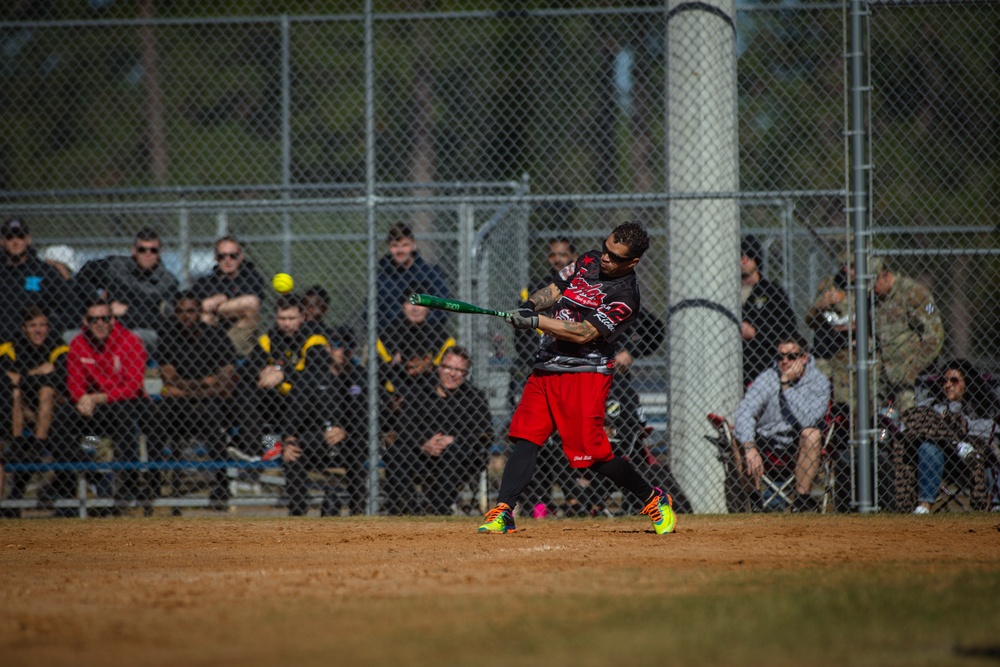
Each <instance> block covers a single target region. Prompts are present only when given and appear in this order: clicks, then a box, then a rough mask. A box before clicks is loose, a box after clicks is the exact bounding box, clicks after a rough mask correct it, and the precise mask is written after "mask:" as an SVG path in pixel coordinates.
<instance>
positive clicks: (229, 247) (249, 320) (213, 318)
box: [191, 236, 266, 357]
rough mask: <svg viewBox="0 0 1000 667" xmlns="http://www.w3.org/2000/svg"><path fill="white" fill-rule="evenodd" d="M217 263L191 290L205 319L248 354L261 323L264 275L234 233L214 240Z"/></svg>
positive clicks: (243, 355) (237, 348) (241, 351)
mask: <svg viewBox="0 0 1000 667" xmlns="http://www.w3.org/2000/svg"><path fill="white" fill-rule="evenodd" d="M215 262H216V263H215V267H214V268H213V269H212V272H211V273H210V274H208V275H207V276H202V277H201V278H199V279H198V280H196V281H195V283H194V285H193V286H192V288H191V291H192V292H194V295H195V296H197V297H198V298H199V299H201V309H202V321H204V322H205V323H206V324H208V325H210V326H213V327H215V326H221V327H222V328H223V329H225V330H226V332H227V333H228V334H229V338H230V340H232V341H233V346H234V347H235V348H236V352H237V353H238V354H239V355H240V356H241V357H245V356H246V355H248V354H249V353H250V351H251V350H252V349H253V346H254V332H255V331H256V330H257V325H258V324H259V323H260V304H261V302H262V301H263V300H264V296H265V290H266V287H265V281H264V276H263V274H261V272H260V271H259V270H258V269H257V267H256V266H254V264H253V262H251V261H250V260H249V259H247V258H246V255H245V254H244V253H243V247H242V246H241V245H240V242H239V241H237V240H236V238H235V237H233V236H223V237H221V238H220V239H218V240H217V241H216V242H215Z"/></svg>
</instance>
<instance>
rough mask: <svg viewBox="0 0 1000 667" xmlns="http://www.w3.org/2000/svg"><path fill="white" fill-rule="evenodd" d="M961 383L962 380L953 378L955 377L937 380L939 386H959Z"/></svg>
mask: <svg viewBox="0 0 1000 667" xmlns="http://www.w3.org/2000/svg"><path fill="white" fill-rule="evenodd" d="M961 381H962V378H955V377H951V378H941V379H940V380H938V382H940V383H941V384H959V383H960V382H961Z"/></svg>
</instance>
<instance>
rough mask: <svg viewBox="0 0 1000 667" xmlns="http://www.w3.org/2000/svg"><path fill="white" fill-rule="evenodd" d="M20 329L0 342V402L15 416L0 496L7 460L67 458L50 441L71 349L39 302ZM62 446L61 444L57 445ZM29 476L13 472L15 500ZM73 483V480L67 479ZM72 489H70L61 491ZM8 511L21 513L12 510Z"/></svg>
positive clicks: (28, 310)
mask: <svg viewBox="0 0 1000 667" xmlns="http://www.w3.org/2000/svg"><path fill="white" fill-rule="evenodd" d="M21 320H22V322H21V331H20V332H19V333H18V334H17V335H16V336H14V339H13V340H11V341H8V342H6V343H3V344H2V345H0V370H2V371H3V372H4V373H3V375H0V387H2V390H0V402H2V403H3V405H5V406H8V408H9V410H10V414H11V431H10V433H11V437H10V438H3V439H4V440H5V441H7V445H6V447H4V450H3V453H2V456H0V497H2V493H3V482H4V474H3V461H5V460H6V461H9V462H11V463H14V462H17V463H28V462H38V461H41V460H42V457H43V456H44V454H45V453H46V452H49V453H50V454H51V455H52V456H53V458H54V459H55V460H57V461H65V460H69V456H68V452H65V451H57V447H56V446H55V445H54V444H53V443H51V442H50V438H49V436H50V434H51V427H52V421H53V419H54V417H55V411H56V406H57V405H62V404H65V403H66V402H67V400H68V397H67V394H66V353H67V352H68V351H69V348H68V347H67V346H66V344H65V343H63V340H62V337H61V336H59V335H58V334H57V333H55V332H54V331H52V328H51V327H50V326H49V320H48V317H46V316H45V313H43V312H42V311H41V309H39V308H38V307H37V306H29V307H28V308H26V309H25V311H24V315H23V316H22V318H21ZM59 444H62V443H59ZM30 477H31V475H30V474H25V473H15V474H14V475H12V476H11V490H10V494H9V497H10V498H11V499H20V498H22V497H23V495H24V489H25V486H26V485H27V482H28V479H29V478H30ZM66 483H67V480H66V477H65V475H60V482H59V483H57V484H56V485H55V487H54V488H57V487H65V486H66ZM69 483H70V484H71V482H69ZM63 490H64V491H67V492H68V491H69V489H65V488H64V489H63ZM9 514H14V515H19V511H17V510H12V511H11V512H10V513H9Z"/></svg>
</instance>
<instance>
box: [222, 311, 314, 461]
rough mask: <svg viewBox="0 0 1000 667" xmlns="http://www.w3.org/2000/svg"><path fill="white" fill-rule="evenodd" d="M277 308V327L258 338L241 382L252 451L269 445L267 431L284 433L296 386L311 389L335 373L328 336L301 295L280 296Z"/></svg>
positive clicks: (244, 432) (243, 431)
mask: <svg viewBox="0 0 1000 667" xmlns="http://www.w3.org/2000/svg"><path fill="white" fill-rule="evenodd" d="M274 311H275V312H274V321H275V324H274V328H272V329H271V330H270V331H268V332H267V333H266V334H264V335H262V336H261V337H260V338H259V339H258V341H257V345H256V346H255V347H254V349H253V350H252V351H251V353H250V356H249V357H247V361H246V364H244V365H243V367H242V370H241V371H240V379H239V382H238V385H237V401H236V405H237V415H236V421H237V423H238V424H239V431H240V443H241V449H242V450H243V451H244V453H247V454H251V455H252V454H262V453H264V451H260V450H265V451H266V450H267V446H265V443H264V440H265V439H264V436H265V435H279V436H280V430H281V427H282V425H283V424H285V423H286V410H287V409H288V408H289V406H290V405H291V400H290V399H289V395H290V394H291V392H292V390H293V388H298V389H299V390H300V391H311V390H312V389H311V388H314V387H316V386H317V385H319V384H320V383H321V382H323V381H324V380H325V378H326V377H327V376H328V375H329V362H330V353H329V351H328V345H329V344H328V341H327V339H326V336H325V335H323V333H322V332H321V331H320V330H319V329H318V328H317V327H316V326H315V325H314V324H312V323H308V324H307V323H306V322H305V318H304V316H303V312H302V302H301V301H300V299H299V297H298V296H295V295H293V294H285V295H282V296H280V297H278V300H277V301H276V302H275V304H274ZM269 444H270V443H268V446H269Z"/></svg>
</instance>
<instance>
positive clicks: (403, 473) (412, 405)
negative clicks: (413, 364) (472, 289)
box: [383, 347, 493, 515]
mask: <svg viewBox="0 0 1000 667" xmlns="http://www.w3.org/2000/svg"><path fill="white" fill-rule="evenodd" d="M471 365H472V358H471V356H470V355H469V353H468V351H467V350H465V349H464V348H462V347H452V348H450V349H449V350H448V351H447V352H446V353H445V355H444V358H443V359H442V360H441V363H440V364H439V365H438V367H437V374H436V377H433V379H431V378H428V379H427V380H426V381H424V382H421V383H419V384H418V385H417V386H415V387H414V388H413V390H412V392H411V393H410V396H409V397H408V398H409V400H408V403H407V406H406V409H405V410H404V411H403V415H402V422H403V428H401V429H400V432H399V439H398V440H397V441H396V442H394V443H392V444H391V445H390V446H388V447H387V448H386V451H385V454H384V456H383V460H384V461H385V467H386V496H387V502H388V509H389V512H390V513H392V514H422V513H423V508H422V507H420V506H419V504H418V503H417V500H416V489H415V485H414V484H415V480H416V479H418V478H419V479H422V480H423V488H424V492H425V495H426V497H427V501H428V503H429V505H430V512H431V513H432V514H438V515H443V514H451V506H452V504H454V503H456V502H457V500H458V491H459V487H460V486H461V485H462V484H463V483H466V482H468V483H472V481H473V479H474V478H475V477H476V475H477V474H478V473H479V471H481V470H483V469H485V467H486V453H487V448H488V447H489V445H490V442H491V441H492V439H493V427H492V423H491V417H490V410H489V404H488V403H487V401H486V395H485V394H484V393H483V392H482V390H480V389H478V388H476V387H474V386H473V385H472V384H470V383H467V377H468V374H469V369H470V367H471Z"/></svg>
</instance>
